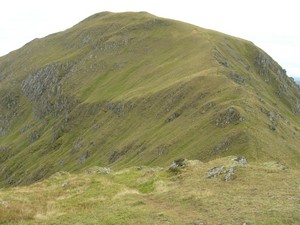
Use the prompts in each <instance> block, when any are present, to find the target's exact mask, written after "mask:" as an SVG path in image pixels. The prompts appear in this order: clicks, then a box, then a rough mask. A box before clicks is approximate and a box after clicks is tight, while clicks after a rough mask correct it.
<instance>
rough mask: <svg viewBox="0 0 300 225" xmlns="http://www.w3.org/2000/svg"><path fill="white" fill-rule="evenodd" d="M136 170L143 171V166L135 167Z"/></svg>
mask: <svg viewBox="0 0 300 225" xmlns="http://www.w3.org/2000/svg"><path fill="white" fill-rule="evenodd" d="M135 169H136V170H142V169H143V167H141V166H137V167H135Z"/></svg>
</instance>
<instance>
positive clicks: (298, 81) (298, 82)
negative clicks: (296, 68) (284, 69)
mask: <svg viewBox="0 0 300 225" xmlns="http://www.w3.org/2000/svg"><path fill="white" fill-rule="evenodd" d="M294 80H295V82H296V84H298V85H300V78H298V77H296V78H294Z"/></svg>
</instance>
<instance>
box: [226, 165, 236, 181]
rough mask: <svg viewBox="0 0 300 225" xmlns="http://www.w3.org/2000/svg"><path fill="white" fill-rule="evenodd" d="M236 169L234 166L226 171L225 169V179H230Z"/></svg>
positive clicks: (232, 177)
mask: <svg viewBox="0 0 300 225" xmlns="http://www.w3.org/2000/svg"><path fill="white" fill-rule="evenodd" d="M236 170H237V167H236V166H233V167H230V168H229V169H228V170H227V171H226V175H225V177H224V180H225V181H230V180H233V179H234V172H235V171H236Z"/></svg>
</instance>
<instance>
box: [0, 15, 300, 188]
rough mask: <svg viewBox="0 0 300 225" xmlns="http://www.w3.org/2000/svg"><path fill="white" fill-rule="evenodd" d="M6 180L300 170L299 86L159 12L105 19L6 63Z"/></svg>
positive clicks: (2, 88) (263, 57)
mask: <svg viewBox="0 0 300 225" xmlns="http://www.w3.org/2000/svg"><path fill="white" fill-rule="evenodd" d="M0 68H1V70H0V152H1V155H0V183H1V184H2V185H16V184H28V183H32V182H35V181H37V180H40V179H42V178H45V177H48V176H50V175H51V174H53V173H55V172H56V171H62V170H64V171H79V170H81V169H83V168H86V167H91V166H106V167H112V168H123V167H128V166H134V165H151V166H155V165H160V166H165V165H168V164H169V163H170V162H171V161H173V160H174V159H177V158H188V159H198V160H201V161H208V160H211V159H215V158H219V157H223V156H227V155H243V156H246V157H247V158H248V159H249V160H250V161H251V160H252V161H265V160H270V159H272V160H277V161H280V162H281V163H282V164H285V165H288V166H290V167H299V165H300V164H299V163H300V148H299V143H300V120H299V116H300V91H299V86H297V85H296V84H295V82H294V81H293V80H292V79H291V78H289V77H288V76H287V75H286V74H285V70H283V69H282V68H281V67H280V65H278V63H276V62H275V61H274V60H273V59H272V58H271V57H270V56H268V55H267V54H266V53H265V52H264V51H263V50H261V49H259V48H258V47H256V46H255V45H254V44H253V43H251V42H249V41H246V40H242V39H240V38H236V37H232V36H229V35H225V34H222V33H219V32H216V31H212V30H207V29H203V28H200V27H197V26H194V25H190V24H186V23H182V22H179V21H174V20H169V19H163V18H159V17H156V16H153V15H151V14H148V13H110V12H103V13H99V14H95V15H93V16H91V17H89V18H87V19H85V20H84V21H82V22H80V23H79V24H77V25H75V26H73V27H72V28H70V29H68V30H66V31H63V32H59V33H56V34H52V35H49V36H47V37H45V38H42V39H35V40H33V41H31V42H30V43H28V44H26V45H25V46H24V47H22V48H20V49H18V50H16V51H13V52H11V53H10V54H8V55H6V56H3V57H1V58H0Z"/></svg>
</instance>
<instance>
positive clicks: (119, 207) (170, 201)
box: [0, 157, 300, 225]
mask: <svg viewBox="0 0 300 225" xmlns="http://www.w3.org/2000/svg"><path fill="white" fill-rule="evenodd" d="M231 159H232V157H227V158H221V159H217V160H213V161H210V162H208V163H201V162H199V161H197V160H193V161H187V163H186V164H187V165H186V167H185V168H182V169H180V172H179V173H177V174H174V173H172V172H170V171H168V170H167V168H160V167H155V168H152V167H144V168H139V170H137V169H136V168H134V167H130V168H127V169H123V170H120V171H115V172H111V173H109V174H105V171H106V170H104V168H99V167H93V168H89V169H88V170H86V171H85V172H83V173H80V174H70V173H67V172H59V173H56V174H54V175H52V176H51V177H50V178H48V179H46V180H44V181H42V182H37V183H35V184H33V185H30V186H24V187H15V188H7V189H5V190H1V191H0V223H4V224H14V225H15V224H60V225H61V224H102V225H104V224H180V225H182V224H186V225H192V224H265V225H269V224H299V222H300V214H299V201H300V195H299V179H295V177H299V175H300V174H299V170H290V169H286V168H285V167H284V166H282V165H280V164H278V163H276V162H267V163H250V164H247V165H245V166H242V165H239V164H237V163H235V162H234V161H232V160H231ZM220 165H224V166H226V168H227V169H228V168H229V167H230V166H237V168H238V169H237V171H236V172H235V179H234V180H232V181H229V182H225V181H223V178H224V175H223V174H222V175H220V176H219V177H216V178H212V179H207V178H206V172H207V171H208V170H209V169H211V168H213V167H215V166H220ZM282 180H284V182H282ZM274 187H276V188H274ZM25 193H26V194H25Z"/></svg>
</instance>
